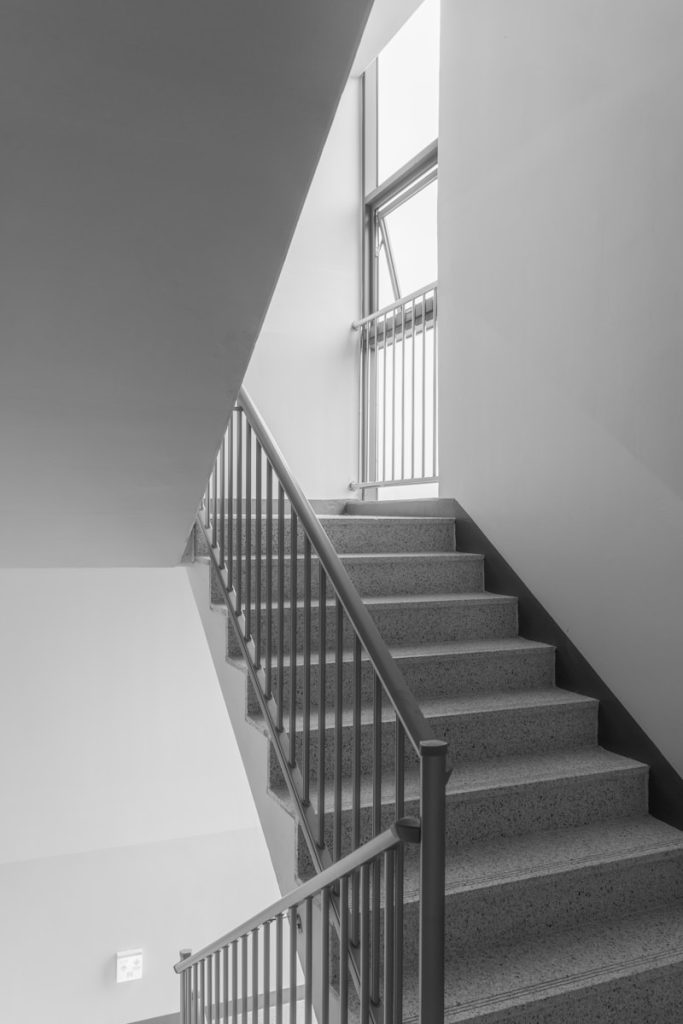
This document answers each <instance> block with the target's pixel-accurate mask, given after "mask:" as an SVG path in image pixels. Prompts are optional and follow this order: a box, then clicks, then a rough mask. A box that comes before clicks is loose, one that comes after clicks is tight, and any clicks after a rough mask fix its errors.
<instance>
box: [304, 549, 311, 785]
mask: <svg viewBox="0 0 683 1024" xmlns="http://www.w3.org/2000/svg"><path fill="white" fill-rule="evenodd" d="M303 719H304V720H303V733H302V744H303V753H302V775H303V800H304V803H305V804H308V803H309V802H310V799H311V542H310V540H309V538H308V536H307V535H305V536H304V692H303Z"/></svg>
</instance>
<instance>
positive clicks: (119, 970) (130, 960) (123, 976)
mask: <svg viewBox="0 0 683 1024" xmlns="http://www.w3.org/2000/svg"><path fill="white" fill-rule="evenodd" d="M141 977H142V950H141V949H124V950H122V951H121V952H120V953H117V954H116V981H117V983H120V982H122V981H138V980H139V979H140V978H141Z"/></svg>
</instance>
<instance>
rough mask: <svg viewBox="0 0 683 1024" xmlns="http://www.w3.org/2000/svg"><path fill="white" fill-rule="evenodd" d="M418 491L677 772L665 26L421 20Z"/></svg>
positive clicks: (644, 14)
mask: <svg viewBox="0 0 683 1024" xmlns="http://www.w3.org/2000/svg"><path fill="white" fill-rule="evenodd" d="M441 75H442V78H441V124H440V154H439V155H440V185H439V188H440V213H439V233H440V249H439V264H440V274H439V277H440V295H439V304H440V318H441V319H440V324H441V335H440V338H441V364H440V374H441V379H440V407H441V414H440V437H441V462H442V489H441V493H442V494H444V495H453V496H455V497H457V498H458V499H459V500H460V501H462V503H463V505H464V506H465V507H466V508H467V509H468V511H470V512H471V513H472V515H473V516H474V517H475V518H476V519H477V520H478V521H479V523H480V525H481V526H482V527H483V529H484V530H485V531H486V532H487V533H488V534H489V535H490V537H491V539H492V541H493V542H494V543H495V544H496V545H497V547H498V548H499V549H500V550H501V551H502V553H503V554H504V555H505V557H506V558H507V559H508V560H509V561H510V562H511V564H512V565H513V566H514V568H515V569H516V570H517V571H518V572H519V574H520V575H521V576H522V578H523V579H524V580H525V582H526V583H527V584H528V585H529V586H531V588H532V589H533V590H534V591H535V592H536V593H537V595H538V597H539V598H540V599H541V600H542V601H543V602H544V604H545V605H546V607H547V608H548V610H549V611H550V612H551V613H552V614H553V615H554V616H555V618H556V619H557V620H558V622H559V623H560V625H561V626H562V627H563V628H564V629H565V630H566V631H567V633H568V634H569V635H570V637H571V638H572V639H573V640H574V642H575V643H576V644H577V645H578V646H579V648H580V649H581V650H582V651H583V653H584V654H585V655H586V656H587V658H588V659H589V661H591V662H592V664H593V665H594V667H595V669H596V670H597V671H598V672H599V673H600V674H601V675H602V677H603V678H604V680H605V682H606V683H607V684H608V685H609V686H610V687H611V688H612V689H613V690H614V692H615V693H616V694H617V695H618V696H619V697H620V698H621V700H622V701H623V703H624V704H625V705H626V707H627V708H628V709H629V710H630V711H631V712H632V713H633V714H634V715H635V717H636V719H637V720H638V721H639V722H640V724H641V725H642V726H643V727H644V728H645V730H646V731H647V732H648V733H649V734H650V736H651V737H652V739H653V740H654V741H655V743H657V744H658V745H659V747H660V748H661V749H662V751H663V752H664V754H665V755H666V756H668V757H669V759H670V760H671V761H672V763H673V764H674V765H675V766H676V767H677V769H678V770H679V772H683V753H682V750H681V745H680V722H681V720H682V717H683V687H682V686H681V677H682V676H683V670H682V669H681V660H680V625H681V615H680V612H681V608H682V607H683V459H682V458H681V438H682V436H683V402H682V401H681V394H682V393H683V346H682V345H681V332H682V327H681V324H683V290H682V289H681V280H683V204H681V201H680V187H681V167H682V166H683V121H682V120H681V116H680V112H681V111H680V98H681V95H683V8H681V5H680V3H678V2H677V0H650V2H648V3H645V2H643V0H619V2H616V0H600V2H597V3H596V2H595V0H558V2H555V3H552V4H548V3H546V2H544V0H521V2H518V3H515V4H509V3H506V2H504V0H459V2H458V3H449V2H446V3H444V4H443V14H442V71H441Z"/></svg>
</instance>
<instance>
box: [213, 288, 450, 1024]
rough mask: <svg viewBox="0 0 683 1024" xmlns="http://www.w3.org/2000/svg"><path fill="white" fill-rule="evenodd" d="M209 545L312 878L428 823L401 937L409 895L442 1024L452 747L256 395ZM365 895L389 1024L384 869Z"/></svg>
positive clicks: (226, 464)
mask: <svg viewBox="0 0 683 1024" xmlns="http://www.w3.org/2000/svg"><path fill="white" fill-rule="evenodd" d="M431 308H432V309H433V306H432V307H431ZM429 309H430V307H429V304H428V302H427V300H426V299H425V300H424V301H423V302H422V304H420V302H417V304H416V306H415V311H414V314H413V322H414V324H417V321H418V319H419V318H420V317H421V318H422V319H424V318H425V317H427V319H428V318H429V316H430V313H429ZM386 330H389V322H388V321H387V322H386V323H385V331H386ZM196 529H197V530H199V531H200V532H201V533H203V535H204V538H205V540H206V543H207V545H208V551H209V557H210V561H211V571H212V574H213V577H214V586H215V588H218V591H219V592H220V593H221V595H222V599H223V600H224V602H225V605H226V608H227V612H228V617H229V622H230V632H231V641H230V643H229V649H230V648H231V647H232V653H233V654H234V653H237V652H239V653H240V654H241V656H242V657H243V659H244V665H245V668H246V670H247V672H248V674H249V678H250V681H251V684H252V687H253V692H254V694H255V697H256V700H257V703H258V707H259V709H260V714H261V715H262V717H263V721H264V723H265V725H266V727H267V731H268V734H269V737H270V741H271V744H272V748H273V751H274V754H275V757H276V759H277V763H278V764H279V766H280V769H281V773H282V777H283V779H284V782H285V785H286V787H287V791H288V793H289V797H290V799H291V804H292V807H293V810H294V813H295V815H296V818H297V821H298V824H299V826H300V830H301V834H302V835H303V838H304V841H305V850H306V854H307V857H306V859H307V863H304V864H301V865H300V867H301V870H302V871H304V872H305V871H306V870H309V871H311V872H321V871H325V870H327V869H329V868H330V867H331V865H332V864H333V863H334V862H338V861H340V860H342V859H343V858H344V857H346V856H348V855H349V854H351V853H353V852H354V851H357V850H358V849H359V848H360V847H361V846H363V845H364V844H366V843H368V842H369V841H371V840H373V839H375V838H376V837H377V836H379V835H381V834H382V832H383V830H385V829H386V828H387V827H388V826H390V825H391V823H392V822H395V821H399V820H401V819H403V818H405V817H406V815H409V816H414V817H416V818H417V819H418V821H419V828H420V842H419V846H418V847H417V852H416V853H411V854H409V855H406V856H404V851H403V849H402V847H399V848H397V851H396V857H395V868H394V870H393V878H392V886H393V889H392V891H393V899H392V904H393V907H394V920H393V927H394V929H395V932H396V935H398V936H402V934H403V914H404V894H405V891H406V885H409V887H410V890H411V893H413V894H414V895H413V896H411V902H410V907H411V913H414V921H413V922H411V923H410V935H411V936H412V937H414V938H415V942H416V947H417V948H416V949H414V950H412V949H411V951H410V955H411V957H413V960H414V963H413V964H411V967H412V966H414V969H415V972H416V974H415V980H416V981H417V982H418V983H419V985H418V990H419V997H418V1000H417V1002H418V1004H419V1005H418V1007H417V1008H416V1012H417V1014H418V1017H419V1020H420V1022H421V1024H441V1021H442V1017H443V931H444V928H443V914H444V909H443V908H444V843H445V838H444V837H445V781H446V752H447V744H446V743H445V742H444V741H443V740H440V739H437V738H436V736H435V735H434V733H433V732H432V730H431V728H430V726H429V724H428V723H427V721H426V719H425V718H424V716H423V714H422V712H421V710H420V707H419V705H418V704H417V702H416V700H415V698H414V697H413V695H412V693H411V691H410V690H409V688H408V686H407V684H406V682H405V680H404V679H403V676H402V675H401V673H400V671H399V669H398V668H397V666H396V663H395V662H394V661H393V659H392V658H391V655H390V653H389V651H388V649H387V647H386V644H385V643H384V641H383V640H382V638H381V636H380V634H379V633H378V631H377V627H376V626H375V624H374V622H373V620H372V617H371V616H370V614H369V612H368V610H367V608H366V607H365V605H364V604H363V602H362V600H361V598H360V597H359V595H358V593H357V591H356V589H355V587H354V586H353V584H352V583H351V581H350V579H349V577H348V575H347V573H346V570H345V569H344V567H343V565H342V563H341V561H340V559H339V557H338V555H337V553H336V551H335V549H334V547H333V545H332V542H331V541H330V538H329V537H328V535H327V533H326V532H325V530H324V529H323V527H322V525H321V523H320V521H319V519H318V518H317V516H316V514H315V512H314V511H313V509H312V508H311V506H310V504H309V502H308V501H307V499H306V498H305V496H304V495H303V493H302V491H301V489H300V487H299V485H298V484H297V483H296V481H295V480H294V478H293V476H292V474H291V472H290V470H289V468H288V467H287V464H286V462H285V460H284V458H283V456H282V453H281V452H280V450H279V448H278V447H277V445H276V443H275V441H274V440H273V438H272V436H271V434H270V432H269V431H268V429H267V427H266V425H265V423H264V422H263V420H262V418H261V416H260V415H259V413H258V411H257V410H256V408H255V407H254V405H253V403H252V402H251V399H250V398H249V396H248V395H247V393H246V392H245V391H244V389H242V390H241V391H240V394H239V398H238V401H237V404H236V407H235V409H234V410H233V413H232V415H231V417H230V421H229V424H228V429H227V433H226V435H225V439H224V441H223V443H222V444H221V448H220V450H219V453H218V456H217V458H216V461H215V463H214V466H213V468H212V471H211V476H210V479H209V484H208V488H207V493H206V497H205V501H204V510H203V513H200V514H199V515H198V517H197V523H196ZM366 883H367V885H368V886H369V898H370V900H371V904H372V908H373V909H372V915H371V917H370V919H369V920H371V922H372V925H371V934H370V939H369V942H370V946H369V949H370V964H371V969H370V976H369V980H368V981H367V984H368V985H369V986H370V989H369V991H370V1004H369V1005H370V1010H369V1011H368V1012H369V1013H370V1016H371V1019H372V1020H373V1021H381V1020H382V1019H383V1015H384V1012H385V1011H384V1009H383V998H385V993H383V991H382V990H381V986H380V966H379V965H380V964H381V953H380V947H381V940H380V933H381V927H380V912H379V908H380V905H381V902H382V900H383V898H384V897H383V895H382V883H381V880H380V868H379V861H377V862H373V866H372V869H370V870H369V871H368V872H367V873H366ZM360 885H361V880H360V876H359V875H357V876H354V878H353V879H352V881H351V884H350V894H349V900H350V906H351V916H350V924H349V925H348V929H347V931H344V928H345V927H346V926H345V918H344V916H343V915H342V916H340V915H339V913H338V912H337V909H336V904H335V903H334V902H333V903H332V904H331V917H332V922H333V925H334V926H335V928H336V932H337V935H338V937H339V941H342V936H343V941H346V938H347V936H348V941H349V950H350V952H349V957H350V963H351V964H352V966H353V965H355V967H354V971H353V972H352V976H353V977H354V978H355V980H356V982H357V987H358V989H359V990H360V986H361V985H362V964H359V963H358V928H359V927H360V921H361V918H360V913H359V907H360V902H361V900H362V893H361V891H360ZM366 920H367V919H366ZM404 952H405V947H404V944H403V942H401V943H398V944H397V945H396V948H395V958H396V963H395V964H394V971H395V976H396V978H398V979H399V983H397V985H396V989H395V993H394V998H393V1003H392V1014H393V1017H392V1018H391V1019H395V1020H401V1013H402V998H403V988H402V984H401V979H402V978H403V968H402V962H401V959H402V956H403V953H404ZM354 972H355V973H354Z"/></svg>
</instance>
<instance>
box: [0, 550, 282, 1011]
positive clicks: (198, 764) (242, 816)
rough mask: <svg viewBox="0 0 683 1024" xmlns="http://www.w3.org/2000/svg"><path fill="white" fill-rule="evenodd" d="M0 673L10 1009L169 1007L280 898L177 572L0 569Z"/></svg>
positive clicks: (1, 932) (2, 894)
mask: <svg viewBox="0 0 683 1024" xmlns="http://www.w3.org/2000/svg"><path fill="white" fill-rule="evenodd" d="M0 678H1V679H2V701H3V703H2V715H1V716H0V779H2V784H1V785H0V821H2V830H1V831H0V907H2V912H1V913H0V961H1V962H2V970H1V971H0V989H1V990H2V998H3V1010H2V1016H3V1019H5V1017H6V1018H7V1020H24V1019H26V1020H34V1019H35V1020H42V1019H51V1020H55V1021H56V1022H57V1024H62V1022H63V1024H92V1022H93V1021H98V1022H99V1024H125V1022H127V1021H132V1020H143V1019H145V1018H148V1017H152V1016H156V1015H159V1014H162V1013H168V1012H170V1011H171V1010H173V1009H174V1008H175V1006H176V999H177V980H176V978H175V976H174V975H173V972H172V970H171V968H172V964H173V963H174V962H175V961H176V959H177V956H178V950H179V949H180V948H181V947H183V946H192V947H194V948H195V949H197V948H199V947H200V946H201V945H204V944H206V943H207V942H209V941H211V940H213V939H214V938H216V937H218V935H219V934H222V933H223V932H225V931H227V930H228V929H229V928H231V927H234V926H236V925H237V924H239V923H240V921H241V920H244V919H246V918H247V917H249V916H250V915H251V914H253V913H256V911H258V910H259V909H260V908H261V907H263V906H264V905H267V904H268V903H269V902H271V901H272V900H274V899H276V898H277V897H278V895H279V889H278V887H277V883H276V881H275V876H274V874H273V870H272V866H271V864H270V859H269V857H268V852H267V848H266V845H265V840H264V838H263V833H262V831H261V829H260V826H259V824H258V818H257V814H256V810H255V807H254V804H253V801H252V798H251V793H250V790H249V786H248V783H247V780H246V776H245V772H244V768H243V765H242V761H241V758H240V755H239V751H238V749H237V745H236V742H235V737H234V734H233V731H232V728H231V726H230V722H229V719H228V716H227V713H226V710H225V706H224V704H223V700H222V698H221V694H220V689H219V686H218V682H217V679H216V673H215V671H214V668H213V662H212V659H211V655H210V653H209V650H208V648H207V645H206V640H205V637H204V632H203V630H202V627H201V623H200V620H199V616H198V614H197V610H196V606H195V603H194V600H193V597H192V593H191V590H190V587H189V585H188V580H187V574H186V571H185V569H184V568H183V567H179V568H175V569H157V570H151V569H150V570H126V569H99V570H97V569H89V570H25V571H13V570H4V571H1V572H0ZM132 948H142V950H143V955H144V963H145V970H144V976H143V978H142V979H141V980H140V981H136V982H135V983H131V984H130V985H117V984H116V980H115V978H116V973H115V959H116V952H117V951H118V950H125V949H132ZM38 950H43V951H44V950H48V951H49V955H48V956H47V957H43V956H40V957H39V958H38V959H37V951H38ZM74 951H76V952H75V953H74ZM62 953H63V954H64V955H62ZM27 999H28V1000H29V1006H28V1007H27ZM29 1007H30V1009H29ZM27 1013H28V1016H27Z"/></svg>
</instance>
